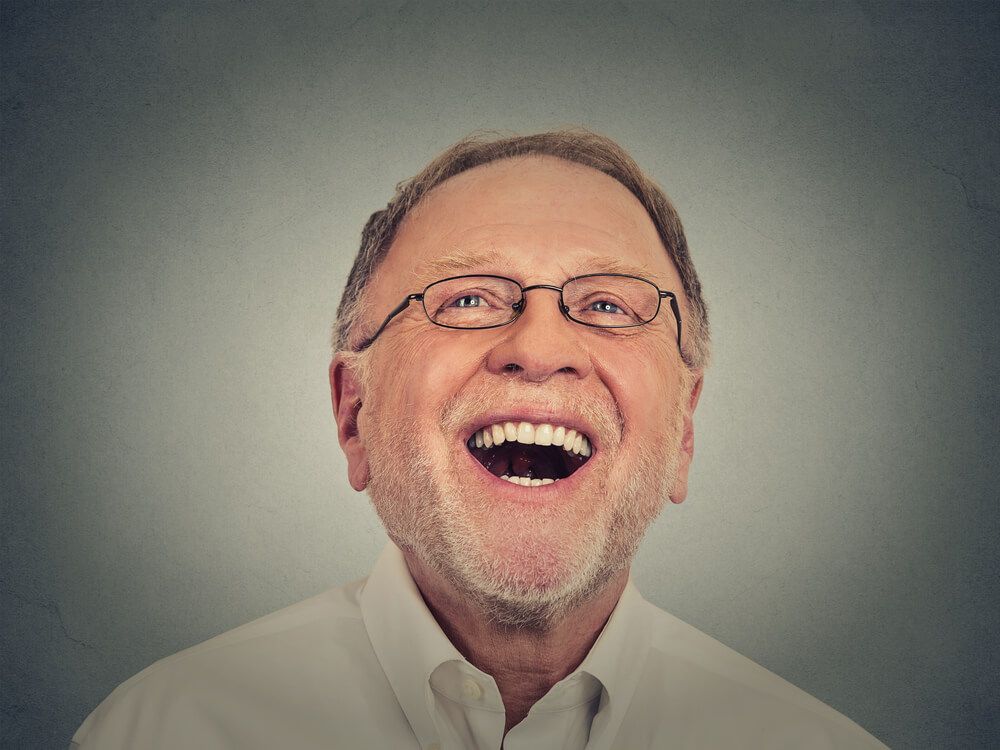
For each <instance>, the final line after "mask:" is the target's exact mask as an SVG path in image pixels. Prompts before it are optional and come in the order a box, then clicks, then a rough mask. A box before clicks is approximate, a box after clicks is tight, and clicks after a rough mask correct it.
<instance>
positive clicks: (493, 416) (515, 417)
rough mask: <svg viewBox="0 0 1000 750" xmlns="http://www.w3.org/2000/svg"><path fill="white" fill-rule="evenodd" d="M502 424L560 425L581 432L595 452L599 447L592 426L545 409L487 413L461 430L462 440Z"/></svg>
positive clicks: (577, 417)
mask: <svg viewBox="0 0 1000 750" xmlns="http://www.w3.org/2000/svg"><path fill="white" fill-rule="evenodd" d="M503 422H513V423H514V424H517V423H518V422H530V423H531V424H536V425H537V424H550V425H552V426H553V427H558V426H560V425H562V426H563V427H566V428H568V429H572V430H576V431H577V432H582V433H583V434H584V435H586V436H587V439H588V440H590V444H591V446H592V447H593V448H594V450H595V451H596V450H597V449H598V448H600V445H601V436H600V435H597V434H595V430H594V427H593V425H591V424H590V423H588V422H587V421H586V420H584V419H583V418H582V417H580V416H577V415H574V414H572V413H570V412H567V411H562V410H551V411H550V410H547V409H503V410H497V411H491V412H487V413H485V414H481V415H480V416H478V417H476V418H475V419H474V420H473V421H472V422H471V423H470V424H468V425H466V427H465V428H464V429H463V430H462V440H463V442H464V441H467V440H468V439H469V438H470V437H472V435H474V434H475V433H476V432H477V431H478V430H481V429H483V428H484V427H487V426H489V425H494V424H502V423H503Z"/></svg>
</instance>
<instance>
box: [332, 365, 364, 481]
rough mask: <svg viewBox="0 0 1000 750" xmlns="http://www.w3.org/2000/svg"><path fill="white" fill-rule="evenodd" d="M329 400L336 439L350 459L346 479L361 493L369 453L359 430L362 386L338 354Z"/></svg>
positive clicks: (333, 369)
mask: <svg viewBox="0 0 1000 750" xmlns="http://www.w3.org/2000/svg"><path fill="white" fill-rule="evenodd" d="M330 397H331V398H332V399H333V418H334V419H336V420H337V437H338V439H339V440H340V448H341V450H342V451H344V456H346V457H347V478H348V480H349V481H350V483H351V487H353V488H354V489H356V490H357V491H358V492H361V491H362V490H364V489H365V487H367V486H368V476H369V475H368V450H367V449H366V448H365V441H364V438H363V436H362V435H361V431H360V430H359V429H358V413H359V412H360V411H361V407H362V405H363V402H362V398H363V397H364V393H363V392H362V388H361V383H360V382H359V381H358V378H357V375H356V374H355V372H354V369H353V368H352V367H351V366H350V365H348V364H347V362H345V361H344V359H343V358H342V357H341V356H340V355H339V354H338V355H337V356H335V357H334V358H333V361H332V362H331V363H330Z"/></svg>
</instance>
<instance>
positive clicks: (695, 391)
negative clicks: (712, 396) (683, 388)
mask: <svg viewBox="0 0 1000 750" xmlns="http://www.w3.org/2000/svg"><path fill="white" fill-rule="evenodd" d="M703 383H704V376H703V375H702V373H701V372H700V371H698V372H696V373H694V382H693V384H692V386H691V391H690V393H687V394H683V395H682V396H681V398H683V399H684V401H685V402H686V403H685V404H684V405H683V406H682V408H683V409H684V418H683V421H682V425H681V444H680V462H679V464H678V467H677V482H676V483H675V484H674V488H673V490H672V491H671V492H670V502H672V503H674V504H675V505H680V504H681V503H683V502H684V499H685V498H686V497H687V480H688V471H689V470H690V468H691V461H692V460H693V459H694V410H695V408H696V407H697V406H698V399H700V398H701V387H702V384H703Z"/></svg>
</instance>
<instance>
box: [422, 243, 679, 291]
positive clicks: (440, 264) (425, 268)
mask: <svg viewBox="0 0 1000 750" xmlns="http://www.w3.org/2000/svg"><path fill="white" fill-rule="evenodd" d="M509 268H510V258H509V257H508V256H506V255H505V254H503V253H501V252H498V251H497V250H483V251H476V252H472V251H465V250H457V251H455V252H452V253H449V254H448V255H445V256H443V257H440V258H436V259H434V260H431V261H428V262H427V263H425V264H423V265H422V266H421V267H420V270H419V272H417V273H416V274H415V275H416V276H417V277H418V278H420V279H423V280H426V281H434V280H437V279H440V278H445V277H447V276H450V275H458V274H466V273H471V272H474V271H477V270H479V271H483V272H484V273H485V272H486V271H487V270H488V269H503V270H504V272H505V273H510V271H509ZM589 273H620V274H625V275H627V276H640V277H642V278H644V279H649V280H650V281H653V282H654V283H656V284H659V283H660V282H659V279H658V276H659V274H657V273H656V272H655V271H653V269H651V268H650V267H649V266H646V265H635V264H632V263H626V262H624V261H622V260H620V259H618V258H614V257H611V256H607V255H602V256H598V257H595V258H590V259H588V260H587V261H586V267H585V268H580V269H578V270H576V271H574V272H573V273H572V274H570V276H574V275H577V276H578V275H583V274H589ZM567 278H569V276H567ZM561 281H565V279H562V280H561Z"/></svg>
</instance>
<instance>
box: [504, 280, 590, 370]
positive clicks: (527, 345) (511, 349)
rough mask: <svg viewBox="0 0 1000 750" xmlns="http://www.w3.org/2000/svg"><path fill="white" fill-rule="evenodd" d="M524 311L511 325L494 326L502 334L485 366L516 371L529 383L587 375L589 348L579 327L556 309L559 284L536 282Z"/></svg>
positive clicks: (558, 298)
mask: <svg viewBox="0 0 1000 750" xmlns="http://www.w3.org/2000/svg"><path fill="white" fill-rule="evenodd" d="M528 291H534V292H535V294H534V297H535V298H534V299H533V300H532V301H531V302H529V301H528V299H529V298H528V296H527V294H525V297H524V300H523V304H524V305H525V308H524V312H522V313H521V316H520V317H519V318H518V319H517V320H515V321H514V322H513V323H511V324H510V325H507V326H504V327H503V328H499V329H497V331H498V332H501V333H502V338H501V339H500V340H499V342H498V343H497V344H496V346H494V347H493V349H492V350H491V351H490V354H489V356H488V357H487V367H488V368H489V370H490V372H492V373H495V374H500V375H517V376H519V377H521V378H523V379H524V380H526V381H528V382H532V383H543V382H545V381H547V380H549V379H550V378H552V377H554V376H556V375H563V376H568V377H570V378H572V379H582V378H585V377H587V375H589V374H590V372H591V371H592V370H593V364H592V362H591V359H590V352H589V351H588V350H587V349H586V348H585V347H584V346H582V343H581V341H580V332H579V331H578V330H576V329H578V328H580V326H578V325H577V324H575V323H573V322H572V321H570V320H568V319H567V318H566V317H564V316H563V314H562V312H561V311H560V309H559V304H560V297H559V296H558V295H559V289H558V287H549V286H542V285H539V286H537V287H529V288H527V289H525V292H526V293H527V292H528Z"/></svg>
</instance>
